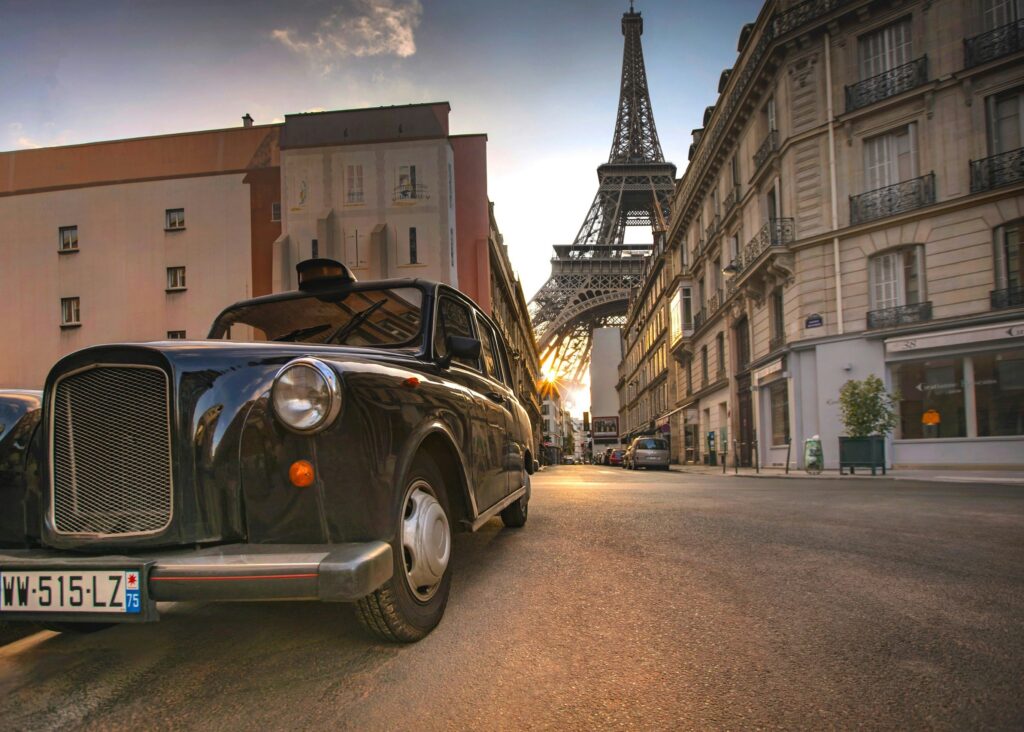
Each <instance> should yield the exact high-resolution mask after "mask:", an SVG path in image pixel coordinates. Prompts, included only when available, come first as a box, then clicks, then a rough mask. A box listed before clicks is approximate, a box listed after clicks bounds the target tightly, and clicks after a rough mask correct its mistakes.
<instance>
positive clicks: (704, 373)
mask: <svg viewBox="0 0 1024 732" xmlns="http://www.w3.org/2000/svg"><path fill="white" fill-rule="evenodd" d="M700 375H701V378H702V379H703V383H704V386H707V385H708V383H709V381H710V379H708V347H707V346H701V347H700Z"/></svg>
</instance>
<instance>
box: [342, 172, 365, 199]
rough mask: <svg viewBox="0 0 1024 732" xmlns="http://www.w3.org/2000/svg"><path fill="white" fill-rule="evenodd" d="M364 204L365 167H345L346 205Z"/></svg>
mask: <svg viewBox="0 0 1024 732" xmlns="http://www.w3.org/2000/svg"><path fill="white" fill-rule="evenodd" d="M362 202H363V166H362V165H346V166H345V203H362Z"/></svg>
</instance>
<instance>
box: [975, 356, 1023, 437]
mask: <svg viewBox="0 0 1024 732" xmlns="http://www.w3.org/2000/svg"><path fill="white" fill-rule="evenodd" d="M971 361H972V364H973V366H974V404H975V413H976V415H977V421H978V436H979V437H999V436H1009V435H1024V350H1016V351H1005V352H1003V353H993V354H982V355H979V356H973V357H971Z"/></svg>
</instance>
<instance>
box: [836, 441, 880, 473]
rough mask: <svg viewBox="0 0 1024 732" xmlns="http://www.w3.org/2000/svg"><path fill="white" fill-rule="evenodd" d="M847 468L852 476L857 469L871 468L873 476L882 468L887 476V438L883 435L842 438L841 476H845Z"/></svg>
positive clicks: (840, 449) (840, 448) (840, 446)
mask: <svg viewBox="0 0 1024 732" xmlns="http://www.w3.org/2000/svg"><path fill="white" fill-rule="evenodd" d="M846 468H849V469H850V475H853V474H854V472H855V469H856V468H871V474H872V475H875V470H876V469H877V468H881V469H882V475H885V438H884V437H882V436H881V435H872V436H871V437H840V438H839V474H840V475H844V474H845V470H846Z"/></svg>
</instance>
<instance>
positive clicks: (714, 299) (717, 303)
mask: <svg viewBox="0 0 1024 732" xmlns="http://www.w3.org/2000/svg"><path fill="white" fill-rule="evenodd" d="M720 307H722V291H721V290H716V291H715V292H714V293H713V294H712V295H711V297H709V298H708V315H711V314H712V313H714V312H715V311H717V310H718V308H720Z"/></svg>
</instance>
